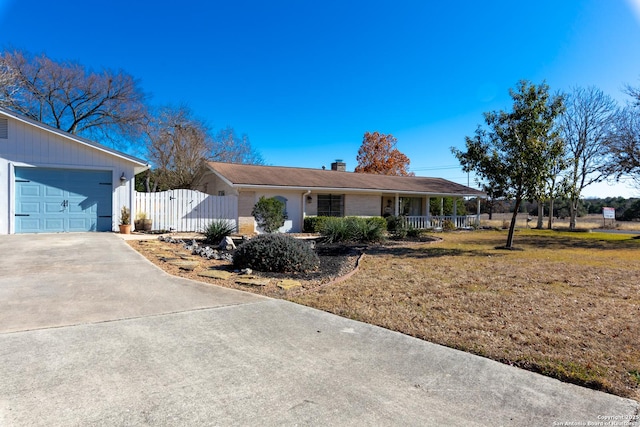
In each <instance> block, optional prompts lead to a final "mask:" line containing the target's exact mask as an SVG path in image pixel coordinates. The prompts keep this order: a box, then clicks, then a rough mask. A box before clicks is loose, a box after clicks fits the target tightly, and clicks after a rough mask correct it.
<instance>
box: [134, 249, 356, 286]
mask: <svg viewBox="0 0 640 427" xmlns="http://www.w3.org/2000/svg"><path fill="white" fill-rule="evenodd" d="M185 240H186V241H187V242H191V241H192V239H188V240H187V239H185ZM196 241H197V242H198V243H199V244H203V242H202V240H199V239H196ZM128 243H129V245H130V246H131V247H132V248H134V249H135V250H136V251H138V252H139V253H140V254H142V255H143V256H145V257H146V258H147V259H149V261H151V262H152V263H154V264H155V265H157V266H158V267H160V268H162V269H163V270H164V271H166V272H167V273H169V274H172V275H175V276H179V277H184V278H188V279H192V280H197V281H200V282H205V283H210V284H214V285H218V286H224V287H229V288H234V289H241V290H245V291H250V292H254V293H258V294H261V295H266V296H271V297H276V298H286V297H289V296H293V295H296V294H302V293H305V292H308V291H313V290H314V289H317V288H318V287H322V286H324V285H326V284H329V283H331V282H333V281H334V280H336V279H338V278H340V277H342V276H344V275H346V274H348V273H350V272H352V271H353V270H354V269H355V267H356V264H357V262H358V259H359V258H360V256H361V255H362V253H363V252H364V250H365V249H366V247H365V246H363V245H350V244H322V243H319V244H317V245H316V253H317V254H318V258H319V259H320V266H319V268H318V269H317V270H316V271H309V272H305V273H273V272H260V271H255V270H254V271H253V272H252V273H251V276H253V277H257V278H263V279H269V283H268V284H267V285H266V286H248V285H242V284H238V283H236V279H238V278H240V277H242V275H241V274H239V272H236V273H237V274H234V275H233V276H232V277H231V278H230V279H227V280H222V279H214V278H208V277H202V276H199V275H198V273H200V272H202V271H205V270H212V269H215V270H224V271H229V272H234V267H233V265H232V263H231V262H229V261H226V260H214V259H209V260H208V259H206V258H203V257H199V256H197V255H192V254H191V252H190V251H188V250H186V249H185V248H184V245H183V244H181V243H169V242H163V241H159V240H138V241H135V240H134V241H129V242H128ZM169 258H180V259H188V260H196V261H197V262H198V266H197V267H196V268H195V269H193V270H191V271H189V270H185V269H182V268H180V267H178V266H175V265H172V264H170V263H169V262H166V261H164V260H166V259H169ZM284 279H292V280H296V281H299V282H300V285H301V286H300V287H298V288H293V289H290V290H284V289H281V288H279V287H278V286H277V284H278V282H280V281H281V280H284Z"/></svg>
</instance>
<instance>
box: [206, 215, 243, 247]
mask: <svg viewBox="0 0 640 427" xmlns="http://www.w3.org/2000/svg"><path fill="white" fill-rule="evenodd" d="M234 231H236V227H235V226H234V225H233V224H232V223H231V222H229V221H228V220H226V219H214V220H213V221H211V222H210V223H209V224H207V225H206V226H205V227H204V229H203V230H202V233H203V234H204V240H205V242H206V243H212V244H218V243H220V241H222V239H224V238H225V237H227V236H229V235H231V233H233V232H234Z"/></svg>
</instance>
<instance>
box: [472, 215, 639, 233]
mask: <svg viewBox="0 0 640 427" xmlns="http://www.w3.org/2000/svg"><path fill="white" fill-rule="evenodd" d="M511 215H512V214H510V213H496V214H493V217H492V219H491V220H489V215H487V214H484V215H481V216H480V223H481V225H483V226H487V227H495V228H508V227H509V223H510V222H511ZM528 218H531V220H530V221H527V219H528ZM537 220H538V218H537V217H535V216H528V215H526V214H524V213H521V214H518V218H517V221H516V226H517V227H519V228H533V227H535V226H536V225H537ZM548 221H549V217H544V221H543V223H542V226H543V228H547V222H548ZM553 228H554V229H565V230H567V229H569V218H564V219H559V218H558V219H554V220H553ZM602 228H607V229H615V230H627V231H640V222H635V221H614V220H610V219H608V220H606V223H605V222H604V220H603V218H602V215H587V216H584V217H578V218H577V219H576V229H578V230H598V229H602Z"/></svg>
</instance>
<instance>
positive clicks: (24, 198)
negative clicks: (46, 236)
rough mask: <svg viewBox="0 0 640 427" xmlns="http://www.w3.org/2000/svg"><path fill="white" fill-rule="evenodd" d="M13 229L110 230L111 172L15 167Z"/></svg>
mask: <svg viewBox="0 0 640 427" xmlns="http://www.w3.org/2000/svg"><path fill="white" fill-rule="evenodd" d="M15 176H16V185H15V189H16V204H15V208H16V227H15V231H16V233H52V232H67V231H69V232H73V231H111V223H112V221H111V215H112V209H111V194H112V190H111V189H112V187H113V186H112V183H111V181H112V179H111V176H112V173H111V172H110V171H87V170H70V169H46V168H16V169H15Z"/></svg>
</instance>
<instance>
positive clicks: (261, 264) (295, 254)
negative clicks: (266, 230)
mask: <svg viewBox="0 0 640 427" xmlns="http://www.w3.org/2000/svg"><path fill="white" fill-rule="evenodd" d="M319 264H320V260H319V259H318V255H316V253H315V252H314V251H313V249H311V246H309V244H307V243H305V242H302V241H300V240H297V239H295V238H293V237H291V236H288V235H286V234H262V235H260V236H257V237H254V238H253V239H251V240H249V241H248V242H246V243H243V244H242V245H240V246H238V249H236V252H235V253H234V255H233V265H234V266H235V267H236V268H247V267H248V268H253V269H254V270H258V271H273V272H278V273H290V272H304V271H310V270H315V269H316V268H318V265H319Z"/></svg>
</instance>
